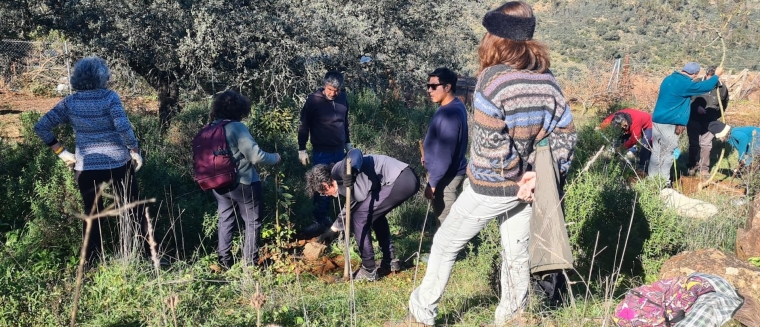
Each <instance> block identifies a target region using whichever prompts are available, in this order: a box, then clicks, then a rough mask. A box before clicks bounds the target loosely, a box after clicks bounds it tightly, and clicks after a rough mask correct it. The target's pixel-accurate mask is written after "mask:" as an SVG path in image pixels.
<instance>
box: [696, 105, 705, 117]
mask: <svg viewBox="0 0 760 327" xmlns="http://www.w3.org/2000/svg"><path fill="white" fill-rule="evenodd" d="M697 112H698V113H699V114H700V115H704V114H706V113H707V110H705V107H703V106H699V107H697Z"/></svg>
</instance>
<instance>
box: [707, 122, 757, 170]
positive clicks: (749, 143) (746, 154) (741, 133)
mask: <svg viewBox="0 0 760 327" xmlns="http://www.w3.org/2000/svg"><path fill="white" fill-rule="evenodd" d="M707 130H708V131H710V133H713V135H715V138H717V139H718V140H720V141H723V142H728V144H730V145H731V146H732V147H733V148H734V149H736V152H737V153H738V154H739V166H749V165H750V164H752V159H753V158H754V157H755V156H757V155H758V154H760V127H753V126H742V127H731V126H729V125H726V124H724V123H722V122H720V121H714V122H711V123H710V125H708V126H707Z"/></svg>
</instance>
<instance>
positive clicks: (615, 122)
mask: <svg viewBox="0 0 760 327" xmlns="http://www.w3.org/2000/svg"><path fill="white" fill-rule="evenodd" d="M610 125H612V126H615V127H617V128H620V130H621V132H622V133H623V134H622V135H621V137H620V138H621V140H623V142H624V143H623V147H624V148H625V149H626V150H627V151H626V154H625V155H626V157H627V158H629V159H633V158H634V157H635V156H636V153H637V152H638V155H639V164H638V168H639V169H641V170H644V169H645V168H646V164H647V162H649V158H650V157H651V155H652V152H651V149H652V114H650V113H648V112H643V111H640V110H636V109H633V108H625V109H622V110H620V111H617V112H615V113H614V114H612V115H609V116H607V118H605V119H604V120H603V121H602V124H601V127H602V128H605V127H607V126H610ZM636 144H641V150H637V149H636Z"/></svg>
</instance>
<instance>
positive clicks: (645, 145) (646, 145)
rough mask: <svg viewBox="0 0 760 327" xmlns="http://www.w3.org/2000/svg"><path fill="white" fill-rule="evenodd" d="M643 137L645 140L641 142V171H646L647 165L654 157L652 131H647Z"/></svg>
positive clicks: (649, 129)
mask: <svg viewBox="0 0 760 327" xmlns="http://www.w3.org/2000/svg"><path fill="white" fill-rule="evenodd" d="M641 137H642V138H644V140H640V141H639V143H640V144H641V150H639V169H641V170H644V169H645V168H646V167H647V163H649V159H650V158H651V157H652V129H651V128H648V129H645V130H644V133H643V134H642V135H641ZM641 141H645V142H641Z"/></svg>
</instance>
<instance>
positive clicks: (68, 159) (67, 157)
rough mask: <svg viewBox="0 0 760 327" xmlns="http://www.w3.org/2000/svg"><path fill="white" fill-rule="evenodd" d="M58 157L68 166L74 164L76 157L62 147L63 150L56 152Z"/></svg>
mask: <svg viewBox="0 0 760 327" xmlns="http://www.w3.org/2000/svg"><path fill="white" fill-rule="evenodd" d="M58 158H61V160H63V162H64V163H66V166H69V167H72V166H74V165H76V163H77V157H76V156H75V155H74V154H73V153H71V152H69V151H68V150H66V149H64V150H63V152H61V153H59V154H58Z"/></svg>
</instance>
